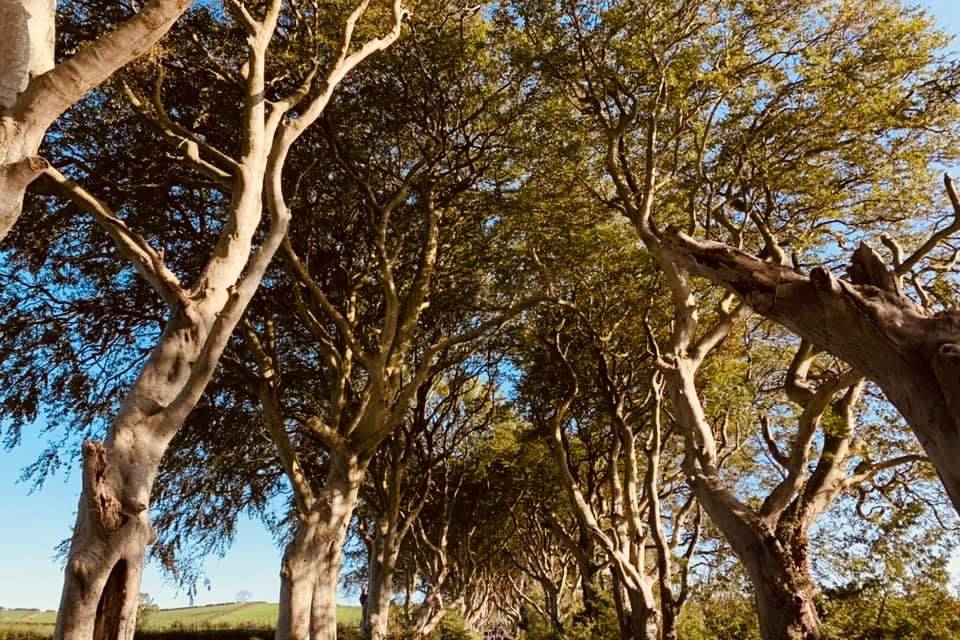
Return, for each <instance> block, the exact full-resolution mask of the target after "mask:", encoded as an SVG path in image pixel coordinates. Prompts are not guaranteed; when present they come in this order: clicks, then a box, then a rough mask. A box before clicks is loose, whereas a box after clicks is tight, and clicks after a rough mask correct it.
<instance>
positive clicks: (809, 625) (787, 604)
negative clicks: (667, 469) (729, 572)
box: [693, 479, 821, 640]
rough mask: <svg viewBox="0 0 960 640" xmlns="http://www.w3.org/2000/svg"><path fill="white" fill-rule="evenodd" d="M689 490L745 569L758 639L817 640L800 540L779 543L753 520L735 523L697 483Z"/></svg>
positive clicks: (714, 496) (811, 592)
mask: <svg viewBox="0 0 960 640" xmlns="http://www.w3.org/2000/svg"><path fill="white" fill-rule="evenodd" d="M693 490H694V492H695V494H696V496H697V499H698V500H699V501H700V504H701V505H702V506H703V508H704V510H705V511H706V512H707V513H708V515H710V518H711V519H712V520H713V522H714V524H716V525H717V528H718V529H720V530H721V532H722V533H723V535H724V537H725V538H726V539H727V542H729V543H730V546H731V547H733V550H734V553H736V554H737V557H738V558H740V561H741V562H742V563H743V565H744V567H746V569H747V575H748V576H749V578H750V582H751V584H752V585H753V590H754V597H755V598H756V603H757V617H758V619H759V622H760V634H761V635H762V636H763V638H764V640H818V639H819V638H820V635H821V629H820V616H819V614H818V613H817V608H816V606H815V602H814V597H815V595H816V592H817V589H816V586H815V585H814V584H813V582H812V580H811V579H810V574H809V571H808V568H807V566H806V557H807V555H806V543H805V542H804V541H803V539H802V536H801V537H797V536H794V537H793V538H792V539H791V540H789V542H788V543H787V544H784V543H782V542H781V541H780V540H778V539H777V537H776V535H775V534H774V533H773V532H771V531H769V527H767V526H766V525H765V524H764V523H763V522H762V521H760V520H759V519H756V520H754V521H753V522H751V523H750V524H747V523H746V522H745V521H744V520H740V519H737V518H735V517H734V516H733V515H732V514H731V513H730V512H729V511H728V510H727V508H725V507H723V506H721V505H720V502H721V498H720V497H719V496H718V495H717V494H715V493H714V492H713V491H711V490H710V489H709V488H708V487H707V483H706V482H704V481H703V480H702V479H701V480H697V481H695V482H694V483H693ZM798 526H799V525H798Z"/></svg>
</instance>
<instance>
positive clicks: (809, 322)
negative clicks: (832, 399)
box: [663, 230, 960, 511]
mask: <svg viewBox="0 0 960 640" xmlns="http://www.w3.org/2000/svg"><path fill="white" fill-rule="evenodd" d="M663 242H664V247H665V251H666V253H668V254H669V255H670V257H671V259H673V260H675V261H676V262H677V263H678V264H681V265H683V267H684V268H686V269H689V270H690V272H692V273H694V274H697V275H700V276H703V277H705V278H708V279H709V280H711V281H713V282H715V283H717V284H719V285H722V286H724V287H726V288H728V289H729V290H731V291H733V292H735V293H736V294H737V295H738V296H739V297H740V298H741V299H742V300H743V301H744V302H745V303H746V304H748V305H749V306H750V307H751V309H753V311H755V312H756V313H758V314H760V315H763V316H765V317H767V318H770V319H771V320H774V321H775V322H778V323H780V324H782V325H783V326H784V327H786V328H787V329H789V330H790V331H792V332H793V333H795V334H796V335H798V336H800V337H801V338H803V339H805V340H807V341H809V342H811V343H812V344H814V345H816V346H817V347H819V348H821V349H823V350H825V351H828V352H830V353H832V354H833V355H835V356H837V357H838V358H840V359H842V360H844V361H846V362H848V363H850V364H851V365H852V366H853V367H854V368H856V369H857V370H858V371H860V372H862V373H863V374H864V375H866V376H867V377H869V378H871V379H872V380H874V381H875V382H876V383H877V384H878V385H879V386H880V388H881V389H883V392H884V394H885V395H886V396H887V398H889V400H890V401H891V402H892V403H893V404H894V405H895V406H896V407H897V409H898V410H899V411H900V413H901V415H903V417H904V418H905V419H906V420H907V423H908V424H909V425H910V428H911V429H912V430H913V432H914V434H916V436H917V439H918V440H919V441H920V444H921V445H922V446H923V448H924V451H925V452H926V454H927V456H928V457H929V458H930V461H931V462H932V463H933V465H934V467H935V468H936V470H937V473H938V474H939V476H940V480H941V481H942V482H943V486H944V488H945V489H946V490H947V494H948V495H949V496H950V500H951V501H952V502H953V505H954V508H955V509H957V510H958V511H960V465H957V464H956V461H957V459H958V458H960V402H958V401H957V400H956V399H957V398H958V397H960V382H958V381H960V376H958V372H960V346H958V345H960V314H958V313H957V312H956V311H950V312H945V313H940V314H931V313H928V312H926V311H925V310H923V309H921V308H920V307H919V306H918V305H916V304H915V303H913V302H912V301H911V300H909V299H908V298H906V297H905V296H904V295H902V293H900V292H898V291H897V289H896V288H895V287H893V286H891V285H890V284H889V282H888V281H889V280H890V279H892V278H893V275H892V274H890V273H889V272H885V271H884V273H886V277H884V273H880V274H879V276H880V277H873V278H869V277H868V278H864V277H862V276H861V277H859V278H855V280H857V281H856V282H854V281H846V280H841V279H838V278H835V277H834V276H833V275H831V274H830V272H828V271H827V270H825V269H821V268H818V269H814V270H813V271H811V272H810V274H809V275H805V274H802V273H800V272H798V271H796V270H794V269H790V268H788V267H784V266H781V265H778V264H774V263H771V262H767V261H764V260H761V259H759V258H757V257H754V256H751V255H749V254H747V253H744V252H742V251H739V250H737V249H735V248H733V247H729V246H727V245H723V244H720V243H717V242H710V241H703V240H696V239H693V238H691V237H689V236H687V235H686V234H683V233H681V232H679V231H675V230H669V231H668V233H667V234H666V235H665V236H664V240H663ZM858 252H859V254H860V255H859V257H858V256H857V255H856V254H855V257H854V271H855V272H856V271H859V272H860V273H861V274H862V273H864V272H870V273H876V272H877V271H880V270H881V269H883V266H882V264H880V265H879V269H877V268H873V269H866V268H864V267H863V266H861V265H863V264H864V263H866V262H868V261H871V260H870V258H869V253H871V252H870V251H869V249H868V248H865V247H864V248H862V249H860V250H858ZM873 262H876V260H874V261H873ZM857 267H859V268H857Z"/></svg>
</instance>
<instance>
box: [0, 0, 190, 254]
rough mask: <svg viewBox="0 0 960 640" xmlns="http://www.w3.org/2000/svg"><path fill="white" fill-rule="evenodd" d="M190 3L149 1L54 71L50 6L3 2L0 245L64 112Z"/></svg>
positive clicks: (26, 0) (41, 0) (44, 1)
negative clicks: (47, 137) (50, 130)
mask: <svg viewBox="0 0 960 640" xmlns="http://www.w3.org/2000/svg"><path fill="white" fill-rule="evenodd" d="M190 4H191V0H151V1H150V2H148V3H147V4H146V5H145V6H144V8H143V9H142V10H141V11H140V12H139V13H138V14H137V15H135V16H133V17H132V18H130V19H129V20H127V21H126V22H124V23H123V24H121V25H119V26H118V27H116V28H115V29H114V30H113V31H111V32H110V33H108V34H105V35H103V36H101V37H100V38H98V39H97V40H96V41H94V42H93V43H90V44H88V45H86V46H84V47H83V48H82V49H80V51H79V52H78V53H77V54H76V55H74V56H73V57H72V58H69V59H67V60H64V61H63V62H61V63H60V64H58V65H56V66H54V65H53V59H54V56H53V54H54V41H55V37H54V22H55V9H56V6H55V5H56V3H55V2H53V1H52V0H0V60H2V61H3V63H2V64H0V240H3V238H5V237H6V235H7V233H9V231H10V229H11V228H12V227H13V225H14V223H16V221H17V218H19V217H20V211H21V207H22V204H23V196H24V193H25V191H26V188H27V186H28V185H29V184H30V182H32V181H33V180H34V179H35V178H37V177H38V176H39V175H40V174H41V173H42V172H43V170H44V169H45V168H46V162H45V161H43V160H42V159H41V158H38V157H37V152H38V150H39V149H40V143H41V142H42V141H43V137H44V135H46V132H47V129H48V128H49V127H50V125H52V124H53V122H54V121H55V120H56V119H57V118H58V117H60V115H61V114H63V112H64V111H66V110H67V109H69V108H70V107H71V106H73V105H74V104H75V103H76V102H78V101H79V100H80V99H81V98H83V96H84V95H86V94H87V93H88V92H89V91H90V90H91V89H94V88H95V87H97V86H98V85H99V84H100V83H102V82H103V81H104V80H106V79H107V78H109V77H110V75H112V74H113V73H114V72H115V71H117V70H118V69H120V68H121V67H123V66H124V65H125V64H127V63H129V62H131V61H132V60H135V59H136V58H138V57H140V56H141V55H143V54H144V53H146V52H147V51H149V50H150V48H151V47H152V46H153V45H154V44H155V43H156V42H157V41H158V40H159V39H160V38H161V37H163V35H164V34H165V33H166V32H167V31H168V30H169V29H170V27H171V26H173V23H174V22H175V21H176V20H177V18H179V17H180V15H181V14H183V12H184V11H186V10H187V8H188V7H189V6H190Z"/></svg>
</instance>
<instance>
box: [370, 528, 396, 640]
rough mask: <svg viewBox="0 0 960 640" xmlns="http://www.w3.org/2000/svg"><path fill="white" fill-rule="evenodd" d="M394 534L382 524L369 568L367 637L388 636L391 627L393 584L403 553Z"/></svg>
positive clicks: (374, 638)
mask: <svg viewBox="0 0 960 640" xmlns="http://www.w3.org/2000/svg"><path fill="white" fill-rule="evenodd" d="M394 538H395V536H392V535H389V533H388V534H386V535H385V534H384V533H383V531H382V528H381V527H378V531H377V535H376V537H375V538H374V544H373V553H372V554H371V557H370V561H369V563H368V565H369V569H368V571H367V603H366V607H365V608H364V620H363V637H364V639H365V640H384V639H385V638H386V637H387V631H388V630H389V623H390V595H391V587H392V585H393V572H394V568H395V567H396V563H397V556H398V553H399V548H397V547H398V546H399V545H396V544H393V539H394Z"/></svg>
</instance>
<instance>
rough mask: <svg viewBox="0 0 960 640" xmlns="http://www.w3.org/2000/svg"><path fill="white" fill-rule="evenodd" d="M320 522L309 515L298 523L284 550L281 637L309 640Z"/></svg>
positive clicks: (280, 618)
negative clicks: (309, 517) (318, 525)
mask: <svg viewBox="0 0 960 640" xmlns="http://www.w3.org/2000/svg"><path fill="white" fill-rule="evenodd" d="M316 537H317V523H316V521H315V519H307V520H305V521H304V522H301V523H300V525H299V526H298V527H297V532H296V534H295V535H294V538H293V540H291V541H290V543H289V544H288V545H287V548H286V549H285V550H284V553H283V568H282V569H281V570H280V611H279V617H278V619H277V631H276V635H275V637H276V639H277V640H308V639H309V638H310V616H311V610H312V608H313V593H314V591H315V589H316V585H317V564H316V559H315V558H316V554H317V542H316Z"/></svg>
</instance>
